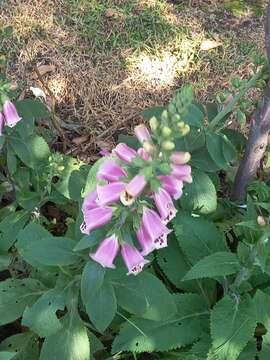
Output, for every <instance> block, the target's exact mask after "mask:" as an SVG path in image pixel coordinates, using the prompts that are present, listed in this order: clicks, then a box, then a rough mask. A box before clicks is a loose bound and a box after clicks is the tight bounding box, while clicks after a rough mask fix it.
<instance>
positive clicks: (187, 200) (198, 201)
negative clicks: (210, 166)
mask: <svg viewBox="0 0 270 360" xmlns="http://www.w3.org/2000/svg"><path fill="white" fill-rule="evenodd" d="M192 178H193V183H192V184H186V185H185V187H184V191H183V196H182V198H181V200H180V203H181V205H182V207H183V208H184V209H186V210H190V211H192V210H197V211H198V212H200V213H201V214H208V213H211V212H213V211H215V210H216V207H217V193H216V189H215V186H214V184H213V183H212V181H211V179H210V178H209V176H208V175H206V174H205V173H203V172H201V171H199V170H193V172H192Z"/></svg>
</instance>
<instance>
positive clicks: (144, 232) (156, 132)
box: [81, 110, 192, 275]
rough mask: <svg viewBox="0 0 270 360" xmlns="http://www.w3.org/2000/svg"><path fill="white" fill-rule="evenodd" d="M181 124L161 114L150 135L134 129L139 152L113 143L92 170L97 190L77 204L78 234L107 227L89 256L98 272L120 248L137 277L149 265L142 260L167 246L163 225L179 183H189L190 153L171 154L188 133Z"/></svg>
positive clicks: (169, 217)
mask: <svg viewBox="0 0 270 360" xmlns="http://www.w3.org/2000/svg"><path fill="white" fill-rule="evenodd" d="M177 121H178V122H179V118H177ZM180 125H181V126H179V124H178V123H175V118H174V119H173V118H170V117H169V116H168V112H167V111H166V110H165V111H164V112H163V114H162V117H161V122H160V121H158V120H157V119H156V118H152V119H151V120H150V127H151V130H152V131H151V132H150V131H149V129H148V128H147V127H146V126H145V125H144V124H141V125H138V126H136V127H135V130H134V132H135V135H136V137H137V139H138V140H139V142H140V143H141V144H142V147H140V148H139V149H138V150H137V151H136V150H134V149H132V148H131V147H129V146H128V145H127V144H124V143H120V144H118V145H117V146H116V147H115V148H114V149H113V151H112V153H111V155H110V156H107V159H106V160H105V161H104V162H103V163H102V165H101V166H100V168H99V170H98V171H97V174H96V180H97V185H96V188H95V190H94V191H92V192H91V193H90V194H88V195H87V196H86V198H85V200H84V202H83V205H82V212H83V216H84V221H83V223H82V225H81V231H82V232H83V233H85V234H90V233H91V231H92V230H94V229H97V228H98V227H102V226H104V225H105V224H108V228H109V229H110V230H109V232H108V234H107V236H105V239H104V240H103V241H102V242H101V243H100V245H99V246H98V248H97V250H96V252H95V253H91V254H90V257H91V258H92V259H93V260H95V261H96V262H98V263H99V264H101V265H102V266H103V267H108V268H114V267H115V266H114V264H113V261H114V260H115V258H116V256H117V254H118V251H119V249H120V248H121V255H122V258H123V262H124V264H125V265H126V267H127V269H128V275H129V274H134V275H136V274H138V273H139V272H140V271H141V270H142V269H143V267H144V265H145V264H147V263H148V262H149V261H148V260H146V259H144V256H147V255H149V254H150V253H151V252H153V251H154V250H155V249H160V248H163V247H166V246H167V237H168V234H169V233H170V232H171V230H170V229H169V228H168V227H167V224H169V223H170V221H171V220H172V219H173V218H174V217H175V216H176V212H177V210H176V208H175V206H174V202H173V199H174V200H177V199H179V198H180V197H181V195H182V188H183V183H185V182H187V183H190V182H192V176H191V167H190V165H188V164H187V163H188V161H189V160H190V154H189V153H188V152H181V151H174V148H175V139H176V138H177V137H182V136H184V135H186V134H187V132H188V131H187V130H188V125H185V124H184V123H183V121H181V124H180ZM127 229H128V230H127ZM131 229H132V230H131Z"/></svg>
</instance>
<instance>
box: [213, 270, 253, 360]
mask: <svg viewBox="0 0 270 360" xmlns="http://www.w3.org/2000/svg"><path fill="white" fill-rule="evenodd" d="M221 266H222V265H221ZM255 327H256V317H255V311H254V306H253V303H252V302H251V300H250V299H249V298H244V299H242V300H240V301H239V300H236V301H235V300H233V299H231V298H230V297H229V296H225V297H224V298H223V299H222V300H220V301H219V302H218V303H217V304H216V305H215V307H214V308H213V311H212V313H211V336H212V340H213V344H212V349H211V351H210V353H209V355H208V360H210V359H211V360H228V359H230V360H236V359H238V356H239V354H240V353H241V351H242V350H243V349H244V347H245V346H246V345H247V343H248V341H249V340H251V339H252V337H253V334H254V330H255Z"/></svg>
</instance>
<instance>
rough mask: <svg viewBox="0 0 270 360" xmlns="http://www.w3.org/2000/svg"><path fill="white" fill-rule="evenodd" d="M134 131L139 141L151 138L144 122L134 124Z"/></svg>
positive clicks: (142, 141)
mask: <svg viewBox="0 0 270 360" xmlns="http://www.w3.org/2000/svg"><path fill="white" fill-rule="evenodd" d="M134 132H135V135H136V137H137V139H138V140H139V142H140V143H144V142H145V141H149V140H151V135H150V133H149V131H148V129H147V127H146V126H145V125H144V124H140V125H138V126H136V127H135V129H134Z"/></svg>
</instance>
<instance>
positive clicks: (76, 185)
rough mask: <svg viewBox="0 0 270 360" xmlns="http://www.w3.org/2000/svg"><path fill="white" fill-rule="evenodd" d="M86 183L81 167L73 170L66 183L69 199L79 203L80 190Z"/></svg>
mask: <svg viewBox="0 0 270 360" xmlns="http://www.w3.org/2000/svg"><path fill="white" fill-rule="evenodd" d="M85 181H86V174H85V172H84V169H83V167H80V169H79V170H74V171H72V173H71V174H70V177H69V181H68V193H69V198H70V199H72V200H75V201H80V200H81V198H82V195H81V194H82V190H83V188H84V185H85Z"/></svg>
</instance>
